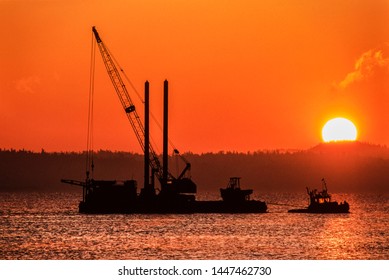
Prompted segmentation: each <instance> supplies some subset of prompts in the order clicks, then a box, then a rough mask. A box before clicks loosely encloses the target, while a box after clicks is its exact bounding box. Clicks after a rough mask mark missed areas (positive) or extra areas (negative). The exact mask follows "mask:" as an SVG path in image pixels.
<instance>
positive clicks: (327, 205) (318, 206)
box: [288, 178, 350, 214]
mask: <svg viewBox="0 0 389 280" xmlns="http://www.w3.org/2000/svg"><path fill="white" fill-rule="evenodd" d="M322 184H323V190H322V191H320V192H318V191H317V189H314V190H310V189H309V188H307V193H308V195H309V206H308V208H304V209H291V210H289V211H288V212H289V213H323V214H324V213H349V209H350V205H349V204H348V203H347V202H346V201H344V202H341V203H338V202H336V201H331V195H330V194H329V193H328V191H327V184H326V181H325V180H324V178H323V179H322Z"/></svg>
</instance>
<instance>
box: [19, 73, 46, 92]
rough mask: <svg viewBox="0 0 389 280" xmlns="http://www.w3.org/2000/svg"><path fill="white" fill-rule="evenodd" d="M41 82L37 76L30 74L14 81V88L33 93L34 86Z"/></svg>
mask: <svg viewBox="0 0 389 280" xmlns="http://www.w3.org/2000/svg"><path fill="white" fill-rule="evenodd" d="M40 82H41V80H40V78H39V77H38V76H30V77H24V78H21V79H19V80H18V81H16V82H15V88H16V90H17V91H19V92H21V93H34V92H35V88H36V86H37V85H39V84H40Z"/></svg>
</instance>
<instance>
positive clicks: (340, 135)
mask: <svg viewBox="0 0 389 280" xmlns="http://www.w3.org/2000/svg"><path fill="white" fill-rule="evenodd" d="M321 133H322V137H323V140H324V142H332V141H355V140H356V139H357V128H356V127H355V125H354V124H353V123H352V122H351V121H350V120H348V119H345V118H335V119H331V120H329V121H328V122H327V123H326V124H325V125H324V126H323V129H322V132H321Z"/></svg>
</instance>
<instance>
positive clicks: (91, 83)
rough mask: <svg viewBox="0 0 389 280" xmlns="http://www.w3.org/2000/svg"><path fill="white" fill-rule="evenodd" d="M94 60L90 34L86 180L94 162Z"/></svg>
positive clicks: (93, 43)
mask: <svg viewBox="0 0 389 280" xmlns="http://www.w3.org/2000/svg"><path fill="white" fill-rule="evenodd" d="M95 62H96V43H95V41H94V38H93V34H92V43H91V62H90V73H89V102H88V131H87V143H86V180H87V181H88V180H89V175H91V178H93V171H94V163H93V103H94V102H93V99H94V98H93V97H94V88H95V86H94V84H95V64H96V63H95Z"/></svg>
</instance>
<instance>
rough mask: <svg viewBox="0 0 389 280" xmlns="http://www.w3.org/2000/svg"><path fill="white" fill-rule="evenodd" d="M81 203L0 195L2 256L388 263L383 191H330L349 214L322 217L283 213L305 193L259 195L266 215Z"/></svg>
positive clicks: (61, 196)
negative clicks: (107, 208)
mask: <svg viewBox="0 0 389 280" xmlns="http://www.w3.org/2000/svg"><path fill="white" fill-rule="evenodd" d="M208 197H212V194H211V195H210V194H203V195H202V196H201V195H200V197H199V198H198V199H200V198H202V199H204V198H208ZM80 198H81V194H80V193H0V259H3V260H4V259H5V260H7V259H11V260H17V259H25V260H28V259H37V260H41V259H43V260H48V259H60V260H64V259H66V260H67V259H76V260H82V259H120V260H124V259H138V260H150V259H184V260H188V259H202V260H208V259H213V260H218V259H241V260H243V259H272V260H300V259H307V260H312V259H324V260H327V259H343V260H346V259H352V260H365V259H374V260H375V259H377V260H388V259H389V234H388V232H389V200H388V195H387V194H385V195H383V194H333V198H334V200H337V201H343V200H347V201H348V202H349V203H350V207H351V208H350V212H351V213H349V214H327V215H324V214H301V213H299V214H297V213H287V210H288V209H291V208H295V207H294V206H299V207H301V206H306V203H307V201H306V194H305V193H301V194H287V193H274V194H266V195H262V196H260V198H261V200H265V201H266V202H267V203H268V213H265V214H189V215H85V214H79V213H78V202H79V200H80Z"/></svg>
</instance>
